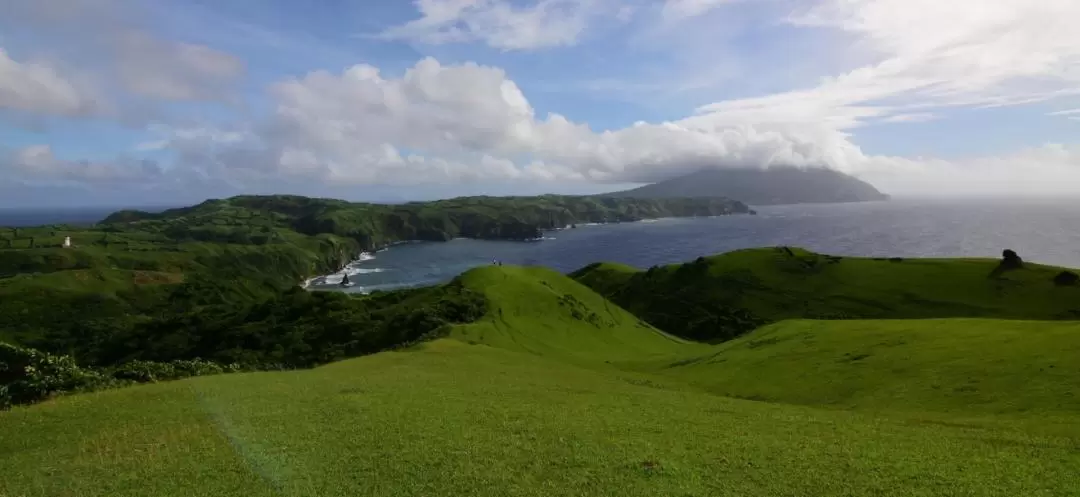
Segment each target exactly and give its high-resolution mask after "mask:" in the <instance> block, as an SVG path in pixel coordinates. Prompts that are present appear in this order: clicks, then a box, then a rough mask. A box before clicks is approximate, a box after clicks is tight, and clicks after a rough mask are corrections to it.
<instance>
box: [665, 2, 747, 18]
mask: <svg viewBox="0 0 1080 497" xmlns="http://www.w3.org/2000/svg"><path fill="white" fill-rule="evenodd" d="M735 1H738V0H666V1H665V2H664V7H663V9H662V10H661V13H662V15H663V16H664V18H666V19H669V20H681V19H686V18H689V17H697V16H700V15H702V14H704V13H706V12H709V11H710V10H713V9H715V8H717V7H719V6H721V5H723V4H726V3H732V2H735Z"/></svg>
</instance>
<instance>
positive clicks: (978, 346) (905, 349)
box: [656, 319, 1080, 416]
mask: <svg viewBox="0 0 1080 497" xmlns="http://www.w3.org/2000/svg"><path fill="white" fill-rule="evenodd" d="M656 371H657V372H661V373H663V374H665V375H671V376H673V377H676V378H680V379H683V380H686V381H688V382H691V383H694V384H697V385H701V386H704V387H705V388H707V389H708V390H709V391H712V392H715V393H719V394H722V395H727V396H734V397H740V398H749V399H755V400H764V401H769V402H786V403H796V404H812V405H824V406H830V407H840V408H847V409H863V410H873V411H877V412H903V411H923V412H930V411H934V412H942V413H945V412H948V413H958V414H959V413H965V414H971V415H975V414H982V415H990V414H1010V415H1021V416H1030V415H1036V416H1045V415H1062V416H1064V415H1070V416H1076V415H1077V414H1078V413H1080V394H1077V392H1076V388H1075V385H1077V384H1078V383H1080V323H1078V322H1075V321H1068V322H1047V321H1011V320H994V319H931V320H895V321H894V320H872V321H858V320H852V321H809V320H793V321H783V322H780V323H777V324H773V325H770V326H766V327H764V328H762V329H759V330H755V331H753V332H751V333H749V334H748V335H746V336H744V337H741V338H739V339H736V340H732V341H730V342H727V343H724V344H721V345H718V346H716V347H715V348H714V349H713V350H711V351H710V352H709V353H707V354H704V355H701V356H698V357H693V358H685V359H681V360H677V361H673V362H669V363H667V364H664V365H662V366H661V367H659V368H657V369H656Z"/></svg>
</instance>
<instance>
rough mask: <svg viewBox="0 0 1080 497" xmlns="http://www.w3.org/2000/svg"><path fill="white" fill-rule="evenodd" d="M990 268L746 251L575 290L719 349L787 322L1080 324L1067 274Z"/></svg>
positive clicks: (591, 281)
mask: <svg viewBox="0 0 1080 497" xmlns="http://www.w3.org/2000/svg"><path fill="white" fill-rule="evenodd" d="M998 264H999V261H996V260H989V259H901V258H891V259H883V258H882V259H870V258H858V257H834V256H827V255H820V254H815V253H812V252H808V251H805V250H801V249H788V248H783V247H781V248H765V249H750V250H739V251H735V252H730V253H726V254H722V255H717V256H713V257H702V258H698V259H697V260H696V261H694V262H690V263H685V264H675V265H670V266H664V267H654V268H651V269H649V270H648V271H638V270H635V269H632V268H629V267H627V266H621V265H616V264H593V265H590V266H587V267H585V268H583V269H581V270H578V271H576V272H574V273H572V275H571V276H572V277H573V278H574V279H576V280H577V281H579V282H581V283H583V284H585V285H586V286H589V287H590V288H593V289H595V290H597V291H598V292H599V293H601V294H602V295H604V296H605V297H607V298H608V299H610V300H611V301H612V302H615V303H616V304H618V305H620V306H622V307H623V308H625V309H626V310H628V311H630V312H632V313H633V314H634V315H636V316H639V317H641V318H642V319H644V320H645V321H648V322H649V323H651V324H652V325H654V326H656V327H657V328H660V329H662V330H664V331H667V332H669V333H672V334H675V335H678V336H681V337H684V338H690V339H695V340H707V341H722V340H727V339H731V338H733V337H735V336H738V335H741V334H743V333H746V332H749V331H751V330H753V329H755V328H757V327H759V326H761V325H764V324H768V323H775V322H778V321H783V320H785V319H798V318H809V319H913V318H947V317H984V318H1005V319H1037V320H1062V319H1078V318H1080V286H1075V285H1073V286H1059V285H1056V284H1055V283H1054V277H1055V276H1056V275H1057V274H1058V273H1060V272H1061V271H1062V269H1061V268H1055V267H1049V266H1042V265H1038V264H1032V263H1025V264H1024V265H1023V267H1022V268H1020V269H1014V270H1009V271H1004V272H1001V273H1000V274H993V273H995V268H997V267H998Z"/></svg>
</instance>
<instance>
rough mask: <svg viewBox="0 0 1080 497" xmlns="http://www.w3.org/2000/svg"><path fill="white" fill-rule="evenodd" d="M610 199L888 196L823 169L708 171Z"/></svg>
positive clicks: (780, 200) (763, 201)
mask: <svg viewBox="0 0 1080 497" xmlns="http://www.w3.org/2000/svg"><path fill="white" fill-rule="evenodd" d="M605 196H608V197H637V198H671V197H727V198H732V199H736V200H739V201H742V202H745V203H747V204H750V205H779V204H811V203H831V202H866V201H871V200H886V199H888V198H889V196H888V195H886V194H884V193H881V192H879V191H878V190H877V189H876V188H874V187H873V186H872V185H871V184H869V183H867V182H865V181H862V180H860V179H858V178H855V177H853V176H849V175H847V174H844V173H841V172H839V171H834V170H832V169H824V168H806V169H799V168H794V167H773V168H769V169H749V168H747V169H706V170H702V171H698V172H696V173H691V174H687V175H685V176H679V177H677V178H672V179H669V180H666V181H661V182H659V183H653V184H651V185H646V186H643V187H640V188H635V189H633V190H625V191H621V192H614V193H608V194H605Z"/></svg>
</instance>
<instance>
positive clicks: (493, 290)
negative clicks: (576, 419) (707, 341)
mask: <svg viewBox="0 0 1080 497" xmlns="http://www.w3.org/2000/svg"><path fill="white" fill-rule="evenodd" d="M461 282H462V284H463V285H464V286H465V288H469V289H471V290H473V291H475V292H479V293H481V294H483V295H484V296H485V297H486V298H487V300H488V311H487V315H486V316H485V317H484V318H482V319H480V320H478V321H476V322H474V323H470V324H467V325H463V326H459V327H457V328H456V329H455V331H454V332H452V335H451V336H453V337H455V338H458V339H460V340H462V341H465V342H470V343H482V344H485V345H490V346H493V347H499V348H503V349H507V350H513V351H520V352H527V353H531V354H535V355H539V356H545V357H551V358H554V359H558V360H562V361H568V362H573V363H575V364H579V365H596V364H603V363H607V364H610V363H616V364H617V363H621V362H627V361H641V360H649V359H657V360H659V359H662V358H669V357H675V356H682V355H687V354H694V353H700V352H704V351H707V350H709V348H708V347H707V346H705V345H702V344H698V343H694V342H688V341H686V340H683V339H681V338H677V337H674V336H671V335H668V334H666V333H663V332H661V331H659V330H657V329H656V328H653V327H652V326H650V325H649V324H647V323H645V322H643V321H641V320H640V319H638V318H637V317H634V315H632V314H630V313H628V312H626V311H625V310H623V309H621V308H620V307H618V306H616V305H613V304H611V303H610V302H608V301H607V300H606V299H604V298H603V297H601V296H600V295H598V294H597V293H596V292H594V291H592V290H590V289H589V288H587V287H585V286H584V285H581V284H580V283H577V282H575V281H574V280H572V279H570V278H567V277H566V276H564V275H562V274H559V273H558V272H556V271H553V270H550V269H547V268H540V267H529V268H524V267H512V266H497V267H496V266H491V267H483V268H477V269H474V270H472V271H469V272H468V273H466V274H465V275H463V276H462V278H461Z"/></svg>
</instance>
